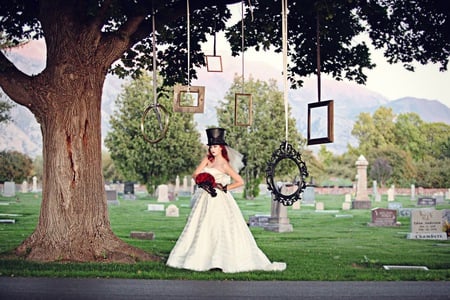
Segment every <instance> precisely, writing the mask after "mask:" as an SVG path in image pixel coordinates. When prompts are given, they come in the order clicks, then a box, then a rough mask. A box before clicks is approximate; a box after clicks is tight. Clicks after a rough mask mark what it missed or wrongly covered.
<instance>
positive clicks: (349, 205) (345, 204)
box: [342, 201, 352, 210]
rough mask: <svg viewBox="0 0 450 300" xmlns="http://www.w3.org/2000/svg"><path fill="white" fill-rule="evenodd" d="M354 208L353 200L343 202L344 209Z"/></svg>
mask: <svg viewBox="0 0 450 300" xmlns="http://www.w3.org/2000/svg"><path fill="white" fill-rule="evenodd" d="M351 208H352V203H351V202H347V201H346V202H344V203H342V210H350V209H351Z"/></svg>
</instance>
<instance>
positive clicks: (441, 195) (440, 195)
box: [433, 192, 445, 204]
mask: <svg viewBox="0 0 450 300" xmlns="http://www.w3.org/2000/svg"><path fill="white" fill-rule="evenodd" d="M433 198H436V204H438V203H440V204H442V203H445V202H444V193H442V192H439V193H436V194H434V195H433Z"/></svg>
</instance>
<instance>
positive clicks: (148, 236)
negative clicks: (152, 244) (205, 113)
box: [130, 231, 155, 240]
mask: <svg viewBox="0 0 450 300" xmlns="http://www.w3.org/2000/svg"><path fill="white" fill-rule="evenodd" d="M130 238H132V239H139V240H153V239H154V238H155V234H154V233H153V232H142V231H132V232H130Z"/></svg>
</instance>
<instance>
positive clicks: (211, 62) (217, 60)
mask: <svg viewBox="0 0 450 300" xmlns="http://www.w3.org/2000/svg"><path fill="white" fill-rule="evenodd" d="M205 57H206V69H207V70H208V72H222V71H223V69H222V56H219V55H205Z"/></svg>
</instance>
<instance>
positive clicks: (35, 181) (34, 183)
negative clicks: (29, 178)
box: [31, 176, 38, 192]
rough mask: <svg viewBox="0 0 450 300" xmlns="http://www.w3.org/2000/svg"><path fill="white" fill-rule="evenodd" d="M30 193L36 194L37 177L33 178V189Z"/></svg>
mask: <svg viewBox="0 0 450 300" xmlns="http://www.w3.org/2000/svg"><path fill="white" fill-rule="evenodd" d="M31 191H32V192H37V191H38V187H37V177H36V176H33V189H32V190H31Z"/></svg>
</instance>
